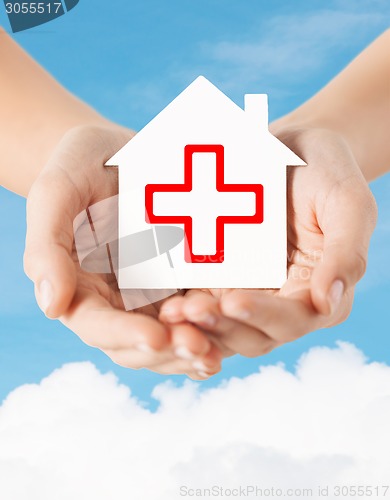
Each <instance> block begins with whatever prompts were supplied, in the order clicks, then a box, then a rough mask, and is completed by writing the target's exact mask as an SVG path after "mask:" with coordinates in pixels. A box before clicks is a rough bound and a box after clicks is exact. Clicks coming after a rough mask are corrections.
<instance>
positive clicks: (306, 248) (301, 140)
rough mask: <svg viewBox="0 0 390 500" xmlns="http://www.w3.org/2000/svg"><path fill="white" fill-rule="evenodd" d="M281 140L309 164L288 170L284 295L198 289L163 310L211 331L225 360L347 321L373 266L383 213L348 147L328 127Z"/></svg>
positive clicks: (165, 315) (292, 131) (291, 132)
mask: <svg viewBox="0 0 390 500" xmlns="http://www.w3.org/2000/svg"><path fill="white" fill-rule="evenodd" d="M275 135H276V134H275ZM277 136H278V138H279V139H280V140H281V141H282V142H283V143H284V144H286V145H287V146H288V147H289V148H290V149H291V150H293V151H294V152H295V153H296V154H297V155H298V156H299V157H301V158H302V159H304V160H305V162H306V163H307V166H304V167H288V228H287V231H288V262H287V263H286V265H287V267H288V279H287V281H286V283H285V284H284V286H283V287H282V288H281V289H280V290H192V291H189V292H188V293H187V294H186V295H185V296H184V297H173V298H171V299H168V300H167V301H166V302H165V303H164V304H163V306H162V308H161V312H160V318H161V319H162V320H163V321H165V322H167V323H169V324H176V323H179V322H181V321H184V320H186V321H189V322H191V323H192V324H194V325H197V326H199V327H202V328H204V329H206V330H207V331H209V332H210V334H211V335H212V336H213V338H214V339H215V341H216V342H217V343H218V345H220V347H221V348H224V354H225V355H229V354H232V353H234V352H238V353H240V354H243V355H245V356H259V355H262V354H265V353H268V352H270V351H271V350H272V349H274V348H275V347H277V346H280V345H282V344H284V343H286V342H291V341H293V340H295V339H297V338H299V337H302V336H303V335H305V334H307V333H309V332H312V331H314V330H317V329H320V328H326V327H331V326H334V325H336V324H338V323H340V322H342V321H344V320H345V319H346V318H347V317H348V315H349V313H350V311H351V308H352V302H353V295H354V288H355V285H356V283H357V282H358V281H359V279H360V278H361V277H362V276H363V274H364V272H365V269H366V262H367V253H368V246H369V241H370V237H371V235H372V232H373V230H374V227H375V223H376V217H377V210H376V204H375V200H374V198H373V196H372V194H371V192H370V189H369V187H368V185H367V182H366V181H365V179H364V177H363V175H362V173H361V171H360V169H359V166H358V165H357V163H356V161H355V159H354V157H353V154H352V152H351V150H350V148H349V146H348V144H347V143H346V142H345V141H344V139H343V138H342V137H341V136H340V135H338V134H336V133H333V132H332V131H329V130H323V129H307V128H306V129H305V128H288V129H286V128H285V129H284V130H281V131H279V132H278V133H277ZM259 265H261V262H259Z"/></svg>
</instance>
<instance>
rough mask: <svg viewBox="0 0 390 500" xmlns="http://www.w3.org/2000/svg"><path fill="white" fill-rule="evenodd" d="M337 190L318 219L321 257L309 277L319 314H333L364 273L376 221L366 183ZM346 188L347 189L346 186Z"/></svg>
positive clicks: (372, 199) (374, 205)
mask: <svg viewBox="0 0 390 500" xmlns="http://www.w3.org/2000/svg"><path fill="white" fill-rule="evenodd" d="M363 182H364V181H362V182H361V184H359V185H357V186H355V189H351V187H352V186H347V187H346V188H347V189H345V190H344V189H341V186H340V189H336V190H334V192H333V194H332V196H331V197H329V199H327V200H326V205H325V208H324V210H323V215H322V217H321V219H320V220H319V221H318V222H319V225H320V227H321V230H322V232H323V235H324V248H323V258H322V261H321V263H320V264H318V266H317V267H316V268H315V269H314V271H313V274H312V277H311V283H310V288H311V298H312V302H313V304H314V306H315V307H316V309H317V310H318V311H319V312H320V313H322V314H332V313H333V312H335V311H336V310H337V309H338V307H339V305H340V304H341V301H342V298H343V296H344V292H345V291H346V290H347V289H348V288H350V287H353V286H354V285H355V284H356V283H357V282H358V281H359V280H360V279H361V278H362V277H363V275H364V273H365V270H366V265H367V256H368V247H369V242H370V238H371V235H372V232H373V230H374V227H375V223H376V203H375V200H374V197H373V196H372V194H371V192H370V190H369V188H368V186H367V185H366V184H363ZM348 188H349V189H348Z"/></svg>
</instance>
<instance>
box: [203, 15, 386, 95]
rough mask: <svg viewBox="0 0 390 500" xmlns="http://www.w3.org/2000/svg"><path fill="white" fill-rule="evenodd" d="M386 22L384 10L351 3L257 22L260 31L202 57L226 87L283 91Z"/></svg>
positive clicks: (217, 46)
mask: <svg viewBox="0 0 390 500" xmlns="http://www.w3.org/2000/svg"><path fill="white" fill-rule="evenodd" d="M344 7H345V6H344ZM366 7H367V5H366ZM384 20H385V14H384V13H381V12H380V11H377V12H375V11H372V9H367V8H366V9H365V10H355V9H351V5H350V6H349V9H345V8H340V7H339V8H334V9H323V10H318V9H317V10H316V11H311V12H310V11H309V12H307V13H304V12H302V13H299V14H296V15H292V14H289V15H280V16H275V17H272V18H269V19H267V20H266V21H264V22H258V27H257V29H256V30H252V31H251V32H250V34H248V35H243V36H242V38H241V39H240V40H238V41H231V40H227V41H221V42H219V43H217V44H213V45H211V44H206V45H204V47H203V53H204V54H205V56H206V57H209V58H210V59H211V60H212V61H213V64H214V65H215V64H217V65H218V66H217V67H218V73H219V74H220V75H223V77H221V79H222V80H223V84H224V87H225V88H229V87H230V88H236V87H237V86H240V87H243V86H246V87H248V86H251V85H253V84H255V85H263V86H264V85H266V86H267V87H271V88H272V87H274V86H276V87H278V88H280V89H283V88H286V87H288V86H289V85H291V84H293V83H297V82H299V83H303V82H305V81H306V80H307V79H309V80H310V78H311V74H312V73H313V72H314V73H317V74H318V72H319V71H320V70H321V71H322V70H323V69H324V68H327V67H328V65H329V62H330V61H332V60H334V58H335V56H336V57H337V56H338V55H339V54H340V53H342V51H343V50H345V49H347V48H349V47H356V46H359V44H360V43H361V40H363V42H364V43H367V36H369V37H370V36H371V37H372V36H375V35H372V32H373V30H374V31H375V30H378V28H380V26H381V25H382V24H383V22H384ZM361 48H363V47H361Z"/></svg>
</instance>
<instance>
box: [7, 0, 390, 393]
mask: <svg viewBox="0 0 390 500" xmlns="http://www.w3.org/2000/svg"><path fill="white" fill-rule="evenodd" d="M388 19H390V4H389V3H388V2H387V1H382V0H367V1H366V0H364V1H362V0H356V1H355V0H353V1H352V0H349V1H348V0H344V1H342V0H339V1H334V0H333V1H332V0H331V1H326V2H325V1H316V2H308V1H299V0H297V1H294V2H286V1H273V2H265V1H262V0H256V2H255V1H253V0H244V1H236V2H232V1H230V0H227V1H224V2H222V1H217V0H199V1H197V2H189V1H188V0H181V1H177V0H174V1H171V2H169V3H166V2H165V3H162V2H159V1H155V0H152V1H147V2H132V1H128V0H117V1H115V2H109V1H106V2H104V1H103V0H81V1H80V4H79V5H78V6H77V8H75V9H74V10H72V12H70V13H69V14H67V15H66V16H63V17H62V18H60V19H58V20H56V21H54V22H52V23H50V24H48V25H45V26H42V27H39V28H35V29H33V30H30V31H27V32H24V33H20V34H18V35H14V37H15V39H16V41H17V42H18V43H20V44H21V45H22V46H23V47H24V48H25V49H26V50H27V51H28V52H29V53H30V54H32V55H33V56H34V57H35V58H36V59H37V60H38V61H39V62H40V63H41V64H42V65H43V66H45V67H46V68H47V69H48V70H49V71H50V72H51V73H52V74H53V75H54V76H55V77H56V78H58V79H59V81H60V82H61V83H62V84H63V85H65V86H66V87H67V88H69V89H70V90H71V91H73V92H74V93H76V94H77V95H78V96H80V97H81V98H82V99H84V100H86V101H87V102H89V103H90V104H91V105H93V106H95V107H96V108H97V109H98V110H99V111H100V112H102V113H104V114H105V115H106V116H108V117H109V118H111V119H113V120H116V121H119V122H121V123H122V124H124V125H127V126H131V127H133V128H135V129H139V128H141V127H142V126H143V125H145V124H146V123H147V121H148V120H150V119H151V118H152V117H153V116H154V115H155V114H156V113H157V112H159V111H160V110H161V109H162V108H163V107H164V106H165V105H166V104H168V103H169V101H170V100H171V99H172V98H174V97H175V96H176V95H177V94H178V93H179V92H180V91H181V90H182V89H183V88H184V87H185V86H186V85H187V84H189V83H190V82H191V81H192V79H193V78H194V77H196V76H197V75H199V74H203V75H205V76H206V77H208V78H209V79H211V80H212V81H213V82H214V83H216V84H217V85H218V86H220V88H221V89H222V90H224V91H225V92H226V93H227V94H228V95H229V96H230V97H231V98H232V99H233V100H235V101H236V102H237V103H238V104H239V105H242V102H243V95H244V93H250V92H266V93H268V94H269V96H270V115H271V119H273V118H276V117H277V116H280V115H282V114H283V113H286V112H288V111H289V110H291V109H293V108H294V107H295V106H297V105H298V104H300V103H301V102H303V101H304V100H306V99H307V98H308V97H310V96H311V95H312V94H313V93H315V92H316V91H317V90H319V89H320V88H321V87H322V86H323V85H324V84H325V83H326V82H327V81H329V79H331V78H332V77H333V76H334V75H335V74H337V73H338V72H339V71H340V70H341V69H342V68H343V67H344V66H345V65H346V64H347V63H348V62H349V61H350V60H351V59H352V58H353V57H354V56H355V55H356V54H358V53H359V52H360V51H361V50H362V49H363V48H364V47H365V46H366V45H367V44H368V43H369V42H370V41H372V40H373V39H374V38H376V37H377V36H378V35H379V34H380V33H381V32H382V31H384V30H385V29H386V28H387V26H388V24H387V23H388ZM0 23H1V24H2V25H3V26H4V27H5V28H6V29H8V27H9V25H8V21H7V19H6V17H5V15H4V10H3V9H2V6H0ZM0 112H1V111H0ZM372 189H373V191H374V194H375V196H376V198H377V201H378V205H379V212H380V217H379V223H378V228H377V231H376V234H375V236H374V239H373V243H372V247H371V252H370V263H369V268H368V272H367V275H366V276H365V278H364V279H363V281H362V282H361V283H360V284H359V286H358V289H357V294H356V302H355V307H354V311H353V313H352V315H351V317H350V318H349V320H348V321H347V322H346V323H344V324H343V325H340V326H338V327H337V328H333V329H332V330H327V331H321V332H316V333H313V334H311V335H309V336H307V337H305V338H303V339H301V340H299V341H298V342H295V343H293V344H290V345H286V346H284V347H282V348H280V349H278V350H277V351H275V352H273V353H271V354H270V355H268V356H266V357H264V358H263V359H261V360H258V359H257V360H247V359H244V358H240V357H235V358H233V359H230V360H227V361H226V362H225V366H224V370H223V372H222V374H221V375H218V376H217V377H215V378H214V379H212V380H211V381H209V382H206V383H205V384H204V385H205V387H207V386H212V385H215V384H217V383H219V382H220V380H221V379H223V378H226V377H230V376H232V375H237V376H244V375H246V374H249V373H252V372H254V371H257V368H258V366H259V364H260V363H262V364H270V363H275V362H278V361H281V362H284V363H285V364H286V365H287V366H288V367H292V366H293V364H294V362H295V361H296V359H297V358H298V357H299V355H300V354H301V353H302V352H304V351H306V350H307V349H308V348H309V347H310V346H313V345H318V344H321V345H333V344H334V342H335V341H336V340H337V339H342V340H348V341H351V342H353V343H355V344H356V345H357V346H358V347H359V348H361V349H362V350H363V351H364V352H365V353H366V355H367V356H369V357H370V358H372V359H375V360H378V361H387V362H390V335H389V330H390V328H389V323H388V319H389V318H388V304H389V303H390V290H389V281H390V271H389V269H388V259H387V258H386V257H387V254H388V253H389V248H390V224H389V220H390V202H389V199H388V193H389V189H390V179H389V177H388V176H387V177H385V178H382V179H380V180H378V181H376V182H375V183H373V185H372ZM24 216H25V203H24V200H22V199H21V198H19V197H17V196H15V195H13V194H11V193H8V192H6V191H5V190H0V234H1V240H0V241H1V243H0V256H1V260H0V262H1V263H0V273H1V274H0V275H1V292H0V299H1V300H0V400H1V399H2V398H3V397H4V396H5V395H6V394H7V393H8V392H9V391H10V390H12V389H13V388H15V387H16V386H19V385H21V384H23V383H30V382H37V381H38V380H40V379H41V378H42V377H43V376H45V375H47V374H48V373H50V372H51V371H52V370H53V369H54V368H57V367H59V366H61V365H62V364H64V363H66V362H69V361H80V360H91V361H93V362H94V363H95V364H96V366H97V367H98V368H99V369H100V370H101V371H103V372H104V371H107V370H113V371H114V372H115V373H116V374H117V375H118V376H119V378H120V380H121V381H123V382H125V383H131V386H132V390H133V392H134V393H135V394H136V395H137V396H139V397H141V398H142V399H143V400H145V401H148V400H149V394H150V391H151V389H152V388H153V387H154V386H155V385H156V383H158V382H161V380H162V377H160V376H158V375H155V374H152V373H150V372H147V371H145V370H142V371H137V372H133V371H130V370H124V369H122V368H119V367H116V366H114V365H113V364H112V363H111V362H110V360H109V359H108V358H106V357H105V356H104V355H103V354H101V353H99V352H98V351H96V350H93V349H91V348H88V347H86V346H84V345H83V344H82V343H81V342H80V341H79V340H78V338H77V337H76V336H75V335H74V334H72V333H71V332H69V331H68V330H67V329H66V328H65V327H63V326H62V325H61V324H59V323H58V322H52V321H49V320H47V319H46V318H45V317H44V316H43V314H42V313H41V312H40V311H39V309H38V307H37V306H36V305H35V300H34V296H33V290H32V285H31V284H30V282H29V281H28V279H27V278H26V277H25V276H24V274H23V270H22V254H23V246H24V232H25V220H24ZM175 380H177V381H178V382H179V383H180V382H181V380H182V378H180V377H175Z"/></svg>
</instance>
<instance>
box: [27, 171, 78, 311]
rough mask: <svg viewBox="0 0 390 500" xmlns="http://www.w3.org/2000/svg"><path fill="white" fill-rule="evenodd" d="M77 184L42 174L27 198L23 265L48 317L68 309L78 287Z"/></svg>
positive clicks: (39, 302)
mask: <svg viewBox="0 0 390 500" xmlns="http://www.w3.org/2000/svg"><path fill="white" fill-rule="evenodd" d="M73 192H74V187H73V186H72V187H71V188H69V189H68V188H67V185H66V183H64V182H60V180H59V179H58V178H56V176H54V175H52V174H50V173H49V174H43V175H42V176H41V177H40V178H39V179H38V180H37V181H36V183H35V184H34V186H33V188H32V189H31V191H30V194H29V198H28V201H27V236H26V249H25V254H24V268H25V272H26V274H27V276H28V277H29V278H30V279H31V280H32V281H33V282H34V285H35V291H36V296H37V301H38V304H39V306H40V307H41V309H42V310H43V311H44V312H45V314H46V315H47V316H48V317H49V318H57V317H59V316H60V315H61V314H63V313H64V312H65V311H66V309H67V308H68V306H69V304H70V302H71V300H72V298H73V295H74V292H75V289H76V270H75V264H74V262H73V260H72V257H71V252H72V245H73V215H75V214H77V210H78V209H79V208H80V207H79V206H78V203H77V196H75V195H73Z"/></svg>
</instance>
